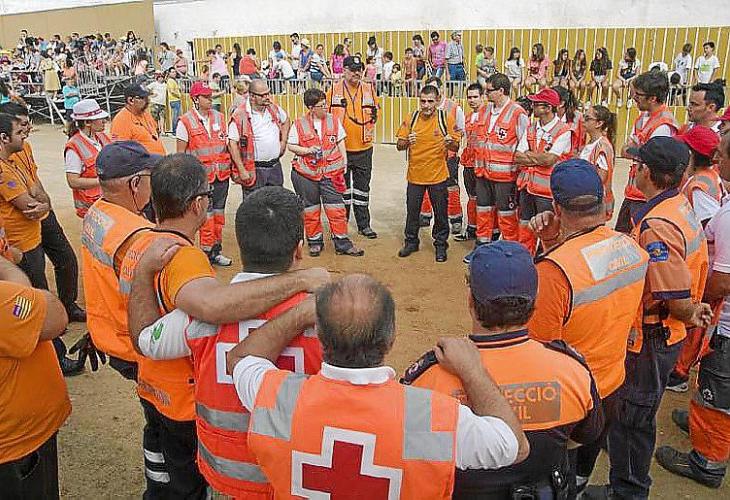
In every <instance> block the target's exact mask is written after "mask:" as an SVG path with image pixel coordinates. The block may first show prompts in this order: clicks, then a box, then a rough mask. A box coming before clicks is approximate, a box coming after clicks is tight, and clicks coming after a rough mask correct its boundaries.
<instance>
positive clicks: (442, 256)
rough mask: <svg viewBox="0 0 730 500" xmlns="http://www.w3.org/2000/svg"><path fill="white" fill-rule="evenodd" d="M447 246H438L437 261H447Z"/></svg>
mask: <svg viewBox="0 0 730 500" xmlns="http://www.w3.org/2000/svg"><path fill="white" fill-rule="evenodd" d="M446 258H447V257H446V248H445V247H438V248H436V262H446Z"/></svg>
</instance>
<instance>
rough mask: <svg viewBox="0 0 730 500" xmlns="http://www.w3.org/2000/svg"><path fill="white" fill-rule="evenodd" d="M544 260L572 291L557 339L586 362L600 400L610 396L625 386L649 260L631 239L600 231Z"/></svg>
mask: <svg viewBox="0 0 730 500" xmlns="http://www.w3.org/2000/svg"><path fill="white" fill-rule="evenodd" d="M542 259H545V260H549V261H550V262H552V263H554V264H555V265H556V266H558V267H559V268H560V269H561V270H562V271H563V274H564V275H565V277H566V278H567V281H568V285H569V287H570V290H571V294H570V297H571V302H570V309H569V310H568V311H567V314H566V316H565V318H564V319H563V325H564V328H563V331H562V334H561V337H560V338H561V339H562V340H564V341H566V342H567V343H568V344H570V345H571V346H572V347H574V348H575V349H576V350H578V352H580V353H581V354H582V355H583V356H584V357H585V359H586V362H587V363H588V366H590V368H591V371H592V372H593V375H594V377H595V378H596V384H597V386H598V391H599V393H600V395H601V397H605V396H608V395H609V394H611V393H612V392H613V391H615V390H616V389H617V388H618V387H619V386H620V385H621V384H622V383H623V381H624V377H625V372H624V358H625V356H626V341H627V339H628V338H629V331H630V330H631V326H632V325H633V323H634V319H635V318H636V310H637V309H638V308H639V304H640V303H641V296H642V293H643V291H644V280H645V277H646V270H647V263H648V261H649V256H648V254H647V253H646V252H645V251H644V250H643V249H642V248H641V247H640V246H639V244H638V243H636V241H634V240H632V239H631V238H630V237H629V236H627V235H624V234H622V233H619V232H617V231H614V230H613V229H609V228H608V227H606V226H603V225H602V226H598V227H595V228H593V229H591V230H589V231H586V232H583V233H579V234H577V235H575V236H571V237H570V238H568V239H567V240H566V241H564V242H563V243H562V244H560V245H559V246H557V247H555V248H554V249H552V250H550V251H549V252H548V253H546V254H545V255H544V256H542V257H540V260H542ZM601 332H602V333H601Z"/></svg>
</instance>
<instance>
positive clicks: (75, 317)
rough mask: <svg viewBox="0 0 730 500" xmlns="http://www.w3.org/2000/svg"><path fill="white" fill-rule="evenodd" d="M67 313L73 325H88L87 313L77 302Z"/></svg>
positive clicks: (69, 307) (67, 309)
mask: <svg viewBox="0 0 730 500" xmlns="http://www.w3.org/2000/svg"><path fill="white" fill-rule="evenodd" d="M66 313H67V314H68V320H69V321H70V322H71V323H86V311H84V310H83V309H81V308H80V307H79V305H78V304H76V303H75V302H74V303H72V304H71V305H70V306H68V307H67V308H66Z"/></svg>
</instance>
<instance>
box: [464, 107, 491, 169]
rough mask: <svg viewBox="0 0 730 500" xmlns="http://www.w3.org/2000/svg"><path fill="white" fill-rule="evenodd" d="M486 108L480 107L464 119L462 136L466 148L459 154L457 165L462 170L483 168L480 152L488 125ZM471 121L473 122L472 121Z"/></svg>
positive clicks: (482, 157)
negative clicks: (463, 136)
mask: <svg viewBox="0 0 730 500" xmlns="http://www.w3.org/2000/svg"><path fill="white" fill-rule="evenodd" d="M486 111H487V107H486V106H481V107H480V108H479V109H478V110H476V111H472V112H471V113H469V116H467V117H466V125H465V129H466V130H465V131H464V135H465V136H466V146H464V150H463V151H462V152H461V157H460V158H459V163H461V165H462V166H464V168H473V169H475V171H476V169H477V168H483V165H484V155H483V154H482V153H481V151H482V150H483V149H484V146H485V144H484V143H485V141H486V138H487V127H488V125H489V123H488V121H487V120H488V119H487V117H488V116H489V115H487V113H486ZM472 119H473V121H472Z"/></svg>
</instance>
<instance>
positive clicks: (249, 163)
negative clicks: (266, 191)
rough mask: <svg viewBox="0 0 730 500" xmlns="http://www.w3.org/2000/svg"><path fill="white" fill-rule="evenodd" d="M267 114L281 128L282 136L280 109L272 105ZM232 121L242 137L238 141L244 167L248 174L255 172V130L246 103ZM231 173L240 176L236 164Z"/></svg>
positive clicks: (232, 166)
mask: <svg viewBox="0 0 730 500" xmlns="http://www.w3.org/2000/svg"><path fill="white" fill-rule="evenodd" d="M266 112H267V113H269V115H271V120H272V121H273V122H274V124H275V125H276V126H277V127H278V128H279V134H281V131H282V128H281V126H282V123H281V120H280V119H279V107H278V106H277V105H276V104H271V105H270V106H268V107H267V108H266ZM230 121H232V122H233V123H235V124H236V127H237V128H238V135H239V137H240V139H239V140H238V150H239V152H240V153H241V160H243V167H244V168H245V169H246V171H247V172H254V171H255V169H256V165H255V160H256V152H255V150H254V136H253V128H252V127H251V114H250V113H249V111H248V109H247V108H246V106H245V103H244V104H242V105H241V106H239V107H238V108H237V109H236V110H235V111H234V112H233V115H231V120H230ZM229 123H230V122H229ZM231 172H232V173H233V174H236V175H237V174H238V167H237V166H236V165H235V164H232V165H231Z"/></svg>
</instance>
